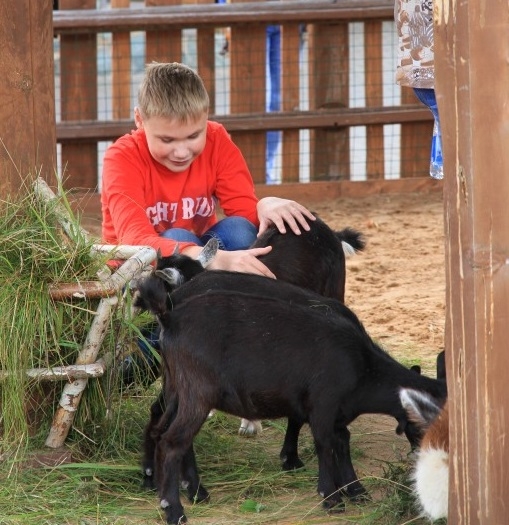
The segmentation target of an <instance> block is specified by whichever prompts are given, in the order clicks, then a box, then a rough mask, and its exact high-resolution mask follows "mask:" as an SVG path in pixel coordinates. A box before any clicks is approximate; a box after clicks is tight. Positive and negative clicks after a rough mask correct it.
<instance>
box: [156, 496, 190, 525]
mask: <svg viewBox="0 0 509 525" xmlns="http://www.w3.org/2000/svg"><path fill="white" fill-rule="evenodd" d="M161 508H162V509H164V511H165V513H166V523H168V524H169V525H182V523H187V518H186V515H185V514H184V512H183V510H181V511H176V510H175V509H173V508H172V506H171V505H170V504H169V503H168V501H167V500H165V499H162V500H161ZM181 508H182V507H181Z"/></svg>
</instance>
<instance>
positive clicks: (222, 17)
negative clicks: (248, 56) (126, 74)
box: [54, 0, 394, 34]
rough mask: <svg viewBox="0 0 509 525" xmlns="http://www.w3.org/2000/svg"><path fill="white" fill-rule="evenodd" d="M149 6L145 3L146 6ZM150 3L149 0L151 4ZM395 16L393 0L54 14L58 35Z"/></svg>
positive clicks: (300, 0) (299, 1)
mask: <svg viewBox="0 0 509 525" xmlns="http://www.w3.org/2000/svg"><path fill="white" fill-rule="evenodd" d="M147 5H148V4H147ZM152 5H153V4H152ZM393 17H394V2H393V1H392V0H342V1H341V2H337V3H336V2H330V1H322V0H318V1H313V2H309V1H308V0H296V1H288V2H247V3H237V2H235V3H231V4H226V5H221V6H220V8H218V6H217V5H215V4H213V3H210V4H196V5H189V4H186V5H175V6H163V7H147V8H142V9H111V10H97V9H96V10H91V11H88V10H87V13H79V12H73V11H65V10H59V11H56V12H55V13H54V29H55V31H56V32H57V33H58V34H62V33H71V34H76V33H94V32H96V33H102V32H109V31H145V30H148V29H158V28H159V29H164V27H165V26H168V25H171V26H173V27H175V26H180V27H182V28H183V27H199V26H209V27H221V26H223V27H224V26H233V25H235V24H243V23H245V20H246V18H252V19H255V20H257V21H258V22H260V23H264V22H265V23H266V24H267V23H271V22H274V20H277V21H278V22H280V23H284V22H302V23H313V22H319V21H324V20H327V21H334V20H336V21H337V20H343V21H354V20H359V21H360V20H365V19H366V18H370V19H379V20H391V19H392V18H393Z"/></svg>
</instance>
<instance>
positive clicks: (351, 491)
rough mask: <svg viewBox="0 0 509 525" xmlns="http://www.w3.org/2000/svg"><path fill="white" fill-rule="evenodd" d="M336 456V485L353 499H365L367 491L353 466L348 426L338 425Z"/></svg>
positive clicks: (335, 442)
mask: <svg viewBox="0 0 509 525" xmlns="http://www.w3.org/2000/svg"><path fill="white" fill-rule="evenodd" d="M334 456H335V461H336V468H335V473H336V479H335V482H336V486H337V487H338V488H339V489H340V490H341V492H342V493H343V494H345V495H346V496H348V497H349V498H351V499H353V500H362V499H364V498H365V494H366V492H367V491H366V489H365V488H364V486H363V485H362V484H361V482H360V481H359V479H358V478H357V474H356V473H355V470H354V468H353V464H352V456H351V453H350V431H349V430H348V428H347V427H346V426H344V427H336V435H335V439H334Z"/></svg>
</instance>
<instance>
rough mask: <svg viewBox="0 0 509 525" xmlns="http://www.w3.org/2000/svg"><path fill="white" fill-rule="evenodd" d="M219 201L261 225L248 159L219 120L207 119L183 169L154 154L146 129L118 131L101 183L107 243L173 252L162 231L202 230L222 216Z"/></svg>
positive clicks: (232, 212) (228, 210) (224, 207)
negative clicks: (200, 142) (197, 148)
mask: <svg viewBox="0 0 509 525" xmlns="http://www.w3.org/2000/svg"><path fill="white" fill-rule="evenodd" d="M216 202H217V203H218V204H219V206H220V207H221V209H222V210H223V212H224V214H225V215H226V216H231V215H237V216H241V217H245V218H246V219H248V220H249V221H251V222H252V223H253V224H254V225H255V226H258V224H259V222H258V217H257V213H256V204H257V202H258V199H257V197H256V195H255V192H254V184H253V180H252V178H251V174H250V173H249V170H248V167H247V164H246V161H245V160H244V157H243V156H242V154H241V152H240V150H239V149H238V148H237V146H236V145H235V144H234V143H233V141H232V140H231V138H230V136H229V135H228V133H227V131H226V130H225V128H224V127H223V126H222V125H221V124H218V123H217V122H212V121H208V123H207V140H206V143H205V148H204V150H203V152H202V153H201V154H200V155H199V156H198V157H197V158H196V159H195V160H194V161H193V163H192V164H191V166H190V167H189V169H188V170H186V171H185V172H182V173H174V172H172V171H170V170H169V169H168V168H166V167H164V166H163V165H162V164H159V163H158V162H157V161H155V160H154V159H153V158H152V155H151V154H150V152H149V150H148V146H147V139H146V136H145V132H144V131H143V130H135V131H132V132H131V133H130V134H127V135H124V136H123V137H120V138H119V139H118V140H117V141H116V142H115V143H114V144H112V145H111V146H110V147H109V148H108V150H107V151H106V154H105V156H104V164H103V175H102V189H101V205H102V216H103V223H102V237H103V242H105V243H108V244H133V245H143V246H152V247H153V248H155V249H159V250H161V253H162V255H170V254H171V253H173V250H174V248H175V244H176V243H175V242H174V241H171V240H169V239H164V238H162V237H160V236H159V234H160V233H161V232H163V231H165V230H167V229H169V228H185V229H186V230H189V231H192V232H194V233H195V234H196V235H198V236H200V235H202V234H203V233H204V232H206V231H207V230H208V229H209V228H210V227H211V226H213V225H214V224H215V223H216V222H217V220H218V219H217V215H216ZM179 246H180V248H181V249H182V248H185V247H186V246H190V243H179Z"/></svg>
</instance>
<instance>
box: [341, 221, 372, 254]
mask: <svg viewBox="0 0 509 525" xmlns="http://www.w3.org/2000/svg"><path fill="white" fill-rule="evenodd" d="M336 237H337V238H338V240H339V241H340V242H341V244H342V246H343V251H344V252H345V255H347V256H349V255H354V254H355V253H356V252H360V251H362V250H364V248H365V247H366V241H365V239H364V236H363V235H362V233H361V232H359V231H357V230H354V229H353V228H344V229H343V230H341V231H338V232H336Z"/></svg>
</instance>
